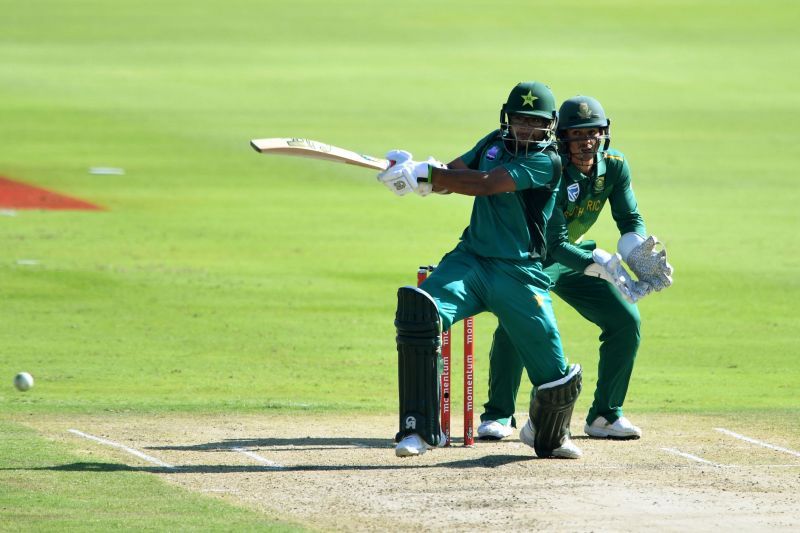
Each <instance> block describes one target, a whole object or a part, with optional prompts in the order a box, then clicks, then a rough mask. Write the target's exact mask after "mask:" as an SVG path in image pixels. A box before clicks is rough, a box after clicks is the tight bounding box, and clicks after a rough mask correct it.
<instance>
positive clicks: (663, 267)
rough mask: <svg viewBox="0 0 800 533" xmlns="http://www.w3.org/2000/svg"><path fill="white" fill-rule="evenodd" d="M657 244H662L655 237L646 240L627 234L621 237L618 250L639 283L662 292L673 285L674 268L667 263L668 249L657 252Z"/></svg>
mask: <svg viewBox="0 0 800 533" xmlns="http://www.w3.org/2000/svg"><path fill="white" fill-rule="evenodd" d="M657 244H661V243H660V242H659V240H658V237H656V236H654V235H651V236H649V237H648V238H647V239H645V238H643V237H642V236H640V235H637V234H636V233H626V234H625V235H623V236H622V237H620V239H619V242H618V243H617V250H619V253H620V255H621V256H622V259H623V260H624V261H625V262H626V263H628V266H629V267H630V268H631V270H633V273H634V274H636V277H637V278H639V281H644V282H646V283H648V284H650V285H651V286H652V287H653V290H655V291H660V290H663V289H666V288H667V287H669V286H670V285H672V272H673V268H672V265H670V264H669V263H668V262H667V249H666V248H663V247H662V249H661V250H660V251H658V252H656V251H655V247H656V245H657ZM662 246H663V245H662Z"/></svg>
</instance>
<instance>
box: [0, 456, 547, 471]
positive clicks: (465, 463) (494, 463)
mask: <svg viewBox="0 0 800 533" xmlns="http://www.w3.org/2000/svg"><path fill="white" fill-rule="evenodd" d="M535 460H536V458H535V457H533V456H530V455H487V456H483V457H478V458H474V459H464V460H461V461H447V462H443V463H436V464H419V463H417V462H415V460H414V459H413V458H409V459H397V462H396V463H394V464H385V465H380V464H361V465H359V464H342V465H313V464H306V465H293V466H265V465H183V466H174V467H166V466H129V465H126V464H121V463H85V462H79V463H69V464H64V465H53V466H38V467H16V468H15V467H5V468H0V472H2V471H27V472H31V471H34V472H35V471H49V472H96V473H113V472H146V473H150V474H229V473H256V472H265V473H266V472H270V473H273V474H276V475H279V474H281V473H283V472H337V471H338V472H350V471H369V470H374V471H381V470H406V469H409V468H411V469H431V468H455V469H466V468H470V469H472V468H497V467H500V466H504V465H507V464H512V463H518V462H522V461H535Z"/></svg>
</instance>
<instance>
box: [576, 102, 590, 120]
mask: <svg viewBox="0 0 800 533" xmlns="http://www.w3.org/2000/svg"><path fill="white" fill-rule="evenodd" d="M578 118H582V119H584V120H585V119H587V118H592V110H591V109H589V104H587V103H586V102H581V103H580V104H578Z"/></svg>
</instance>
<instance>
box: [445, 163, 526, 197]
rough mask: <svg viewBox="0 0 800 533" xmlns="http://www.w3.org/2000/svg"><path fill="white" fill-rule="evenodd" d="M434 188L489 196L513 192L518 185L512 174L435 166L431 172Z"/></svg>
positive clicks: (468, 194)
mask: <svg viewBox="0 0 800 533" xmlns="http://www.w3.org/2000/svg"><path fill="white" fill-rule="evenodd" d="M431 180H432V182H433V187H434V190H436V189H446V190H448V191H450V192H454V193H458V194H464V195H466V196H489V195H491V194H498V193H501V192H511V191H513V190H515V188H516V185H515V183H514V180H513V179H511V177H510V176H507V175H506V177H501V176H497V175H495V174H490V173H488V172H483V171H480V170H472V169H445V168H434V169H433V171H432V172H431Z"/></svg>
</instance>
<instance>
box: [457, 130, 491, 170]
mask: <svg viewBox="0 0 800 533" xmlns="http://www.w3.org/2000/svg"><path fill="white" fill-rule="evenodd" d="M496 137H497V130H495V131H493V132H492V133H490V134H489V135H487V136H486V137H484V138H483V139H481V140H480V141H478V142H477V144H476V145H475V146H473V147H472V149H471V150H470V151H468V152H467V153H465V154H464V155H462V156H461V157H459V159H461V161H463V162H464V164H465V165H467V168H470V169H472V170H478V166H479V165H480V163H481V157H482V156H483V151H484V150H485V149H486V147H487V146H488V145H489V144H491V142H492V141H493V140H494V139H495V138H496Z"/></svg>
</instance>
